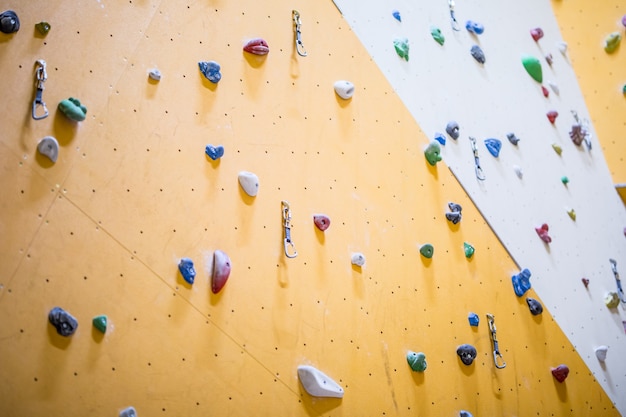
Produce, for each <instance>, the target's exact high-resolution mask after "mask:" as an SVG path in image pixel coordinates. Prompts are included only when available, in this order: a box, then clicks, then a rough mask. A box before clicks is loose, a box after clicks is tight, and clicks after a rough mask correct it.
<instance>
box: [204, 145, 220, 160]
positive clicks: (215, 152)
mask: <svg viewBox="0 0 626 417" xmlns="http://www.w3.org/2000/svg"><path fill="white" fill-rule="evenodd" d="M204 153H206V154H207V156H208V157H209V158H211V159H212V160H214V161H215V160H217V159H220V158H221V157H222V156H224V147H223V146H222V145H218V146H213V145H207V146H206V148H204Z"/></svg>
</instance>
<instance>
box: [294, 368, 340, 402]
mask: <svg viewBox="0 0 626 417" xmlns="http://www.w3.org/2000/svg"><path fill="white" fill-rule="evenodd" d="M298 378H299V379H300V382H301V383H302V386H303V387H304V389H305V390H306V392H308V393H309V395H312V396H314V397H333V398H343V388H341V387H340V386H339V384H337V383H336V382H335V381H333V380H332V379H331V378H330V377H329V376H328V375H326V374H325V373H323V372H322V371H320V370H319V369H317V368H314V367H313V366H310V365H300V366H298Z"/></svg>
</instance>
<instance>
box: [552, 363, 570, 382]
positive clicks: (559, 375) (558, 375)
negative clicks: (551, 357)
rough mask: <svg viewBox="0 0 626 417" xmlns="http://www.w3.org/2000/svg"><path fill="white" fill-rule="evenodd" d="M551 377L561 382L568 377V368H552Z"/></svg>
mask: <svg viewBox="0 0 626 417" xmlns="http://www.w3.org/2000/svg"><path fill="white" fill-rule="evenodd" d="M552 375H553V376H554V378H555V379H556V380H557V381H559V382H563V381H565V378H567V375H569V368H568V367H567V365H559V366H557V367H556V368H552Z"/></svg>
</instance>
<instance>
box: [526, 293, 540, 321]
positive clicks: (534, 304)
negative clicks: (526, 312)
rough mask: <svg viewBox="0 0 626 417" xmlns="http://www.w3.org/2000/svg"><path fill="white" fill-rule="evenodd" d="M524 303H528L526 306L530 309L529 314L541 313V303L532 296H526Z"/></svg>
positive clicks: (536, 314)
mask: <svg viewBox="0 0 626 417" xmlns="http://www.w3.org/2000/svg"><path fill="white" fill-rule="evenodd" d="M526 303H527V304H528V308H529V309H530V314H532V315H533V316H538V315H539V314H541V313H543V306H542V305H541V303H540V302H539V301H537V300H535V299H534V298H530V297H528V298H526Z"/></svg>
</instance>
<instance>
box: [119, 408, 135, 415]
mask: <svg viewBox="0 0 626 417" xmlns="http://www.w3.org/2000/svg"><path fill="white" fill-rule="evenodd" d="M119 417H137V411H136V410H135V408H134V407H126V408H125V409H123V410H122V411H120V414H119Z"/></svg>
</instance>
